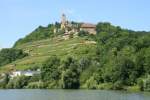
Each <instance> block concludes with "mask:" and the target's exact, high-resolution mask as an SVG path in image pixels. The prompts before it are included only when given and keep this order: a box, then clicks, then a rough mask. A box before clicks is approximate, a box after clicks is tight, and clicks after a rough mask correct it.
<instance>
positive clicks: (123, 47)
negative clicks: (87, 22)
mask: <svg viewBox="0 0 150 100" xmlns="http://www.w3.org/2000/svg"><path fill="white" fill-rule="evenodd" d="M59 27H60V24H59V23H56V24H54V25H53V24H50V25H48V26H47V27H42V26H40V27H39V28H37V29H36V30H35V31H33V32H32V33H31V34H29V35H27V36H26V37H25V38H23V39H20V40H18V41H17V42H16V43H15V45H14V47H13V48H10V49H2V50H1V51H0V66H1V69H0V70H1V72H5V73H6V74H5V76H4V77H3V78H2V79H3V80H2V81H1V82H0V87H1V88H11V89H13V88H14V89H16V88H17V89H21V88H41V89H43V88H46V89H57V88H63V89H79V88H82V89H114V90H133V91H136V90H140V91H150V32H145V31H132V30H127V29H122V28H120V27H119V26H113V25H111V24H110V23H98V24H97V27H96V31H97V34H96V35H89V34H88V33H87V32H84V31H81V32H79V33H78V37H76V38H74V37H73V36H70V39H69V40H62V39H61V36H62V35H63V31H60V32H58V33H55V34H54V33H53V29H54V28H59ZM85 41H95V42H96V44H92V43H86V42H85ZM35 45H36V46H35ZM18 49H19V50H22V51H18ZM23 51H24V52H25V51H28V54H26V53H23ZM48 51H49V52H48ZM4 61H5V62H4ZM10 64H15V66H14V67H15V68H16V69H21V70H27V69H30V70H35V69H38V68H40V69H41V74H40V75H35V76H33V77H26V76H19V77H16V78H14V79H10V78H9V75H8V72H9V69H10V67H9V65H10Z"/></svg>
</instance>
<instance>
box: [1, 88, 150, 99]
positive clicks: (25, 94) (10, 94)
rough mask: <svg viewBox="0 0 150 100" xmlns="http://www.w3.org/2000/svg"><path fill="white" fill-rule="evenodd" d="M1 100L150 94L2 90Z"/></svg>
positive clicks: (144, 96)
mask: <svg viewBox="0 0 150 100" xmlns="http://www.w3.org/2000/svg"><path fill="white" fill-rule="evenodd" d="M0 100H150V93H144V92H139V93H129V92H122V91H106V90H28V89H27V90H0Z"/></svg>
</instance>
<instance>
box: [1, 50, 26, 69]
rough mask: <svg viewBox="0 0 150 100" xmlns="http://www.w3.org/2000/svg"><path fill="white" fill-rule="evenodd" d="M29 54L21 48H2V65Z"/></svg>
mask: <svg viewBox="0 0 150 100" xmlns="http://www.w3.org/2000/svg"><path fill="white" fill-rule="evenodd" d="M27 55H28V54H27V53H24V52H23V51H22V50H20V49H2V50H1V51H0V66H3V65H6V64H8V63H11V62H12V61H15V60H17V59H21V58H23V57H25V56H27Z"/></svg>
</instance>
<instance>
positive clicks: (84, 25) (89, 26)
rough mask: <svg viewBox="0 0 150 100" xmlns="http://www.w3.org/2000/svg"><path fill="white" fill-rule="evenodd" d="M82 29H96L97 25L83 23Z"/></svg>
mask: <svg viewBox="0 0 150 100" xmlns="http://www.w3.org/2000/svg"><path fill="white" fill-rule="evenodd" d="M81 28H96V25H94V24H91V23H83V24H81Z"/></svg>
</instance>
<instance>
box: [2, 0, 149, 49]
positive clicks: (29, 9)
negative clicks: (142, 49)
mask: <svg viewBox="0 0 150 100" xmlns="http://www.w3.org/2000/svg"><path fill="white" fill-rule="evenodd" d="M149 5H150V0H0V48H6V47H11V46H12V45H13V44H14V42H15V41H16V40H18V39H19V38H21V37H24V36H25V35H27V34H29V33H30V32H32V31H33V30H34V29H35V28H37V27H38V26H39V25H43V26H46V25H48V24H49V23H54V22H55V21H60V16H61V13H62V12H65V13H66V15H67V16H68V19H69V20H74V21H85V22H92V23H97V22H104V21H107V22H111V23H112V24H114V25H119V26H121V27H123V28H128V29H133V30H146V31H150V7H149Z"/></svg>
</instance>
